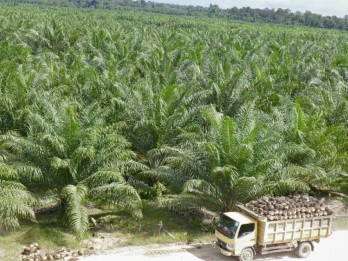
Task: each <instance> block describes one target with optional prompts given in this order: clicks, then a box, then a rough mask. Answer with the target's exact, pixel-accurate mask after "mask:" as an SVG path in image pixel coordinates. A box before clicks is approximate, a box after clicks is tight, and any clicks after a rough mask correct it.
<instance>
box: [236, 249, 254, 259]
mask: <svg viewBox="0 0 348 261" xmlns="http://www.w3.org/2000/svg"><path fill="white" fill-rule="evenodd" d="M238 259H239V261H251V260H253V259H254V251H253V250H252V249H251V248H245V249H243V251H242V253H241V254H240V256H239V257H238Z"/></svg>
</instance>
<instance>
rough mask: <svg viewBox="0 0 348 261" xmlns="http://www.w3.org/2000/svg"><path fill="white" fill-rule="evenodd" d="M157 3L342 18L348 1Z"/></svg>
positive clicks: (186, 0) (176, 0)
mask: <svg viewBox="0 0 348 261" xmlns="http://www.w3.org/2000/svg"><path fill="white" fill-rule="evenodd" d="M152 1H154V2H159V3H170V4H179V5H199V6H205V7H206V6H209V5H210V4H216V5H218V6H219V7H220V8H231V7H234V6H236V7H239V8H240V7H247V6H249V7H251V8H260V9H264V8H270V9H272V8H274V9H277V8H282V9H290V10H291V11H292V12H296V11H300V12H305V11H310V12H312V13H316V14H321V15H330V16H333V15H335V16H337V17H344V16H345V15H348V0H152Z"/></svg>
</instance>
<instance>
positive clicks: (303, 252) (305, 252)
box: [296, 242, 312, 258]
mask: <svg viewBox="0 0 348 261" xmlns="http://www.w3.org/2000/svg"><path fill="white" fill-rule="evenodd" d="M311 251H312V246H311V244H309V243H308V242H302V243H300V245H299V246H298V248H297V253H296V254H297V256H298V257H300V258H306V257H307V256H309V254H310V253H311Z"/></svg>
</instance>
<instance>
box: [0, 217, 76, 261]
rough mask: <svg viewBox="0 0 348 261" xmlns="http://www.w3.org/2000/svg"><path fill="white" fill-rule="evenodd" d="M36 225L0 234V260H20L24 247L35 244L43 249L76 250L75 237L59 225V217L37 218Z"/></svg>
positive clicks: (24, 225) (24, 226)
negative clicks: (62, 248) (65, 248)
mask: <svg viewBox="0 0 348 261" xmlns="http://www.w3.org/2000/svg"><path fill="white" fill-rule="evenodd" d="M37 219H38V221H39V222H38V223H36V224H23V225H22V226H21V227H20V229H18V230H16V231H12V232H6V233H5V232H1V233H0V257H1V258H0V260H6V261H17V260H20V253H21V252H22V250H23V246H24V245H28V244H31V243H33V242H37V243H39V244H40V246H41V247H42V248H43V249H46V250H57V249H59V248H61V247H63V246H64V247H69V248H77V247H78V246H79V243H78V242H77V241H76V239H75V236H74V235H72V234H70V233H69V232H68V231H67V230H65V229H63V228H62V227H61V226H60V225H59V222H58V220H59V216H57V215H52V214H50V215H44V216H38V217H37Z"/></svg>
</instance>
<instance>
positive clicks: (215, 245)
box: [211, 241, 234, 256]
mask: <svg viewBox="0 0 348 261" xmlns="http://www.w3.org/2000/svg"><path fill="white" fill-rule="evenodd" d="M211 245H212V247H213V248H218V249H219V250H220V252H221V254H223V255H224V256H234V251H230V250H228V249H226V248H225V247H223V246H221V245H220V244H219V242H217V241H213V243H212V244H211Z"/></svg>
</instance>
